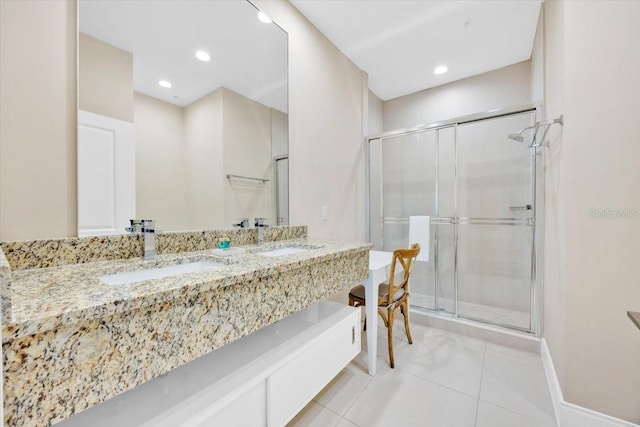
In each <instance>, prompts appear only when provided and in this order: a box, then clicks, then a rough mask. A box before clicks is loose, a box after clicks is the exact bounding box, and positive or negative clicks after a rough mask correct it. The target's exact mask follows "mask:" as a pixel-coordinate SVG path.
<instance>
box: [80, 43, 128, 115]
mask: <svg viewBox="0 0 640 427" xmlns="http://www.w3.org/2000/svg"><path fill="white" fill-rule="evenodd" d="M78 50H79V55H78V58H79V60H78V90H79V93H78V103H79V104H80V109H81V110H84V111H90V112H92V113H96V114H100V115H102V116H107V117H112V118H114V119H118V120H123V121H126V122H130V123H132V122H133V108H134V107H133V55H132V54H131V53H130V52H127V51H126V50H122V49H119V48H117V47H115V46H111V45H110V44H107V43H105V42H103V41H101V40H98V39H96V38H93V37H91V36H88V35H86V34H83V33H80V34H79V40H78Z"/></svg>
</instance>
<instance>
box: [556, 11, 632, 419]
mask: <svg viewBox="0 0 640 427" xmlns="http://www.w3.org/2000/svg"><path fill="white" fill-rule="evenodd" d="M545 13H546V19H545V23H546V24H547V26H546V28H545V45H546V51H545V58H546V65H545V81H546V82H547V87H546V88H545V97H546V99H545V101H546V104H547V105H546V109H547V114H549V115H555V114H557V113H564V116H565V125H564V128H563V129H562V135H561V137H557V138H556V139H555V140H552V143H551V144H552V145H551V147H550V148H549V156H548V157H549V158H548V161H547V167H548V169H549V170H550V172H551V173H550V174H547V185H546V190H547V196H546V200H547V209H548V214H547V216H546V217H547V219H548V221H547V228H546V233H545V239H546V242H545V248H547V249H549V248H550V247H552V249H551V250H549V251H548V252H547V253H546V254H545V292H546V293H547V296H546V297H545V317H546V319H545V338H546V339H547V341H548V344H549V346H550V348H551V352H552V356H553V357H554V363H555V365H556V367H557V369H558V370H559V371H560V372H561V373H562V388H563V393H564V398H565V400H567V401H569V402H571V403H575V404H578V405H581V406H584V407H587V408H590V409H593V410H596V411H600V412H603V413H606V414H609V415H612V416H615V417H618V418H622V419H625V420H628V421H631V422H634V423H640V364H639V363H638V361H640V332H639V331H638V330H637V328H635V327H634V326H633V325H632V323H631V322H630V320H629V319H628V318H627V317H626V314H625V312H626V310H639V309H640V285H639V283H640V282H639V279H638V278H639V277H640V263H639V262H638V259H639V258H638V256H639V255H640V251H639V249H638V248H639V245H640V218H635V219H629V218H620V217H618V218H610V219H595V218H594V217H593V216H592V210H593V209H600V210H603V209H610V210H617V209H626V208H628V209H637V210H640V192H639V191H638V189H637V186H638V184H639V183H640V168H639V167H638V164H639V163H638V162H639V160H640V144H638V141H640V121H639V120H638V111H640V76H639V74H638V70H639V69H640V48H639V47H638V44H637V40H640V26H639V25H638V22H640V2H627V1H606V2H605V1H593V2H571V1H568V2H563V3H556V2H547V3H546V4H545ZM553 258H556V259H557V261H556V260H555V259H553ZM552 296H557V299H553V298H552Z"/></svg>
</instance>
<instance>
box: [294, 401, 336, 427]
mask: <svg viewBox="0 0 640 427" xmlns="http://www.w3.org/2000/svg"><path fill="white" fill-rule="evenodd" d="M340 420H341V417H340V416H339V415H337V414H335V413H333V412H331V411H330V410H328V409H327V408H325V407H323V406H321V405H319V404H317V403H316V402H313V401H312V402H310V403H309V404H308V405H307V406H305V407H304V409H302V411H300V412H299V413H298V415H296V416H295V418H294V419H292V420H291V421H290V422H289V424H287V427H332V426H335V425H336V424H338V423H339V422H340Z"/></svg>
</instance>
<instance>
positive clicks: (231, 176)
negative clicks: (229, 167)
mask: <svg viewBox="0 0 640 427" xmlns="http://www.w3.org/2000/svg"><path fill="white" fill-rule="evenodd" d="M231 178H240V179H249V180H251V181H260V182H263V183H267V182H269V180H268V179H264V178H253V177H250V176H242V175H232V174H230V173H228V174H227V179H231Z"/></svg>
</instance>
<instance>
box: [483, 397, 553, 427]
mask: <svg viewBox="0 0 640 427" xmlns="http://www.w3.org/2000/svg"><path fill="white" fill-rule="evenodd" d="M555 425H556V424H555V423H552V424H548V423H544V422H541V421H537V420H534V419H533V418H529V417H525V416H524V415H520V414H517V413H515V412H512V411H509V410H508V409H504V408H501V407H499V406H496V405H492V404H491V403H488V402H483V401H480V403H479V405H478V416H477V419H476V427H555Z"/></svg>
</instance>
